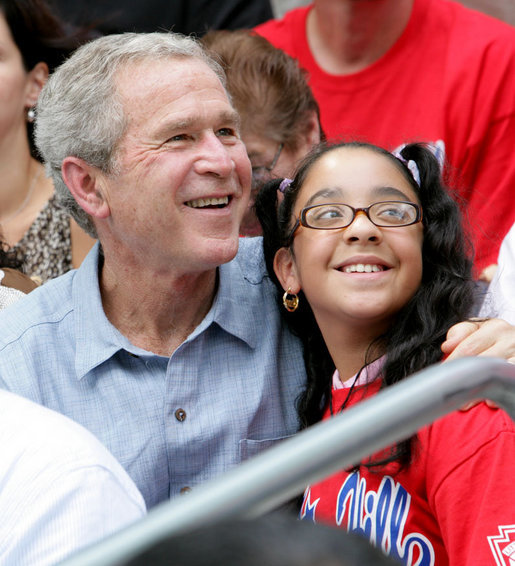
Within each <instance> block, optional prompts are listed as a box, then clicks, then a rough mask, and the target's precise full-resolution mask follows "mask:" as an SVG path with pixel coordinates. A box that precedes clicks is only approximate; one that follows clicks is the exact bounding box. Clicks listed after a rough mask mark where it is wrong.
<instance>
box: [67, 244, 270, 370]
mask: <svg viewBox="0 0 515 566" xmlns="http://www.w3.org/2000/svg"><path fill="white" fill-rule="evenodd" d="M252 240H255V242H252V244H250V243H249V242H247V243H244V244H243V245H242V244H241V243H240V252H239V253H238V255H237V256H236V257H235V258H234V259H233V260H232V261H231V262H229V263H227V264H224V265H222V266H221V267H220V268H219V270H218V274H219V276H218V290H217V293H216V296H215V299H214V301H213V305H212V306H211V309H210V310H209V312H208V314H207V315H206V317H205V318H204V320H203V321H202V322H201V323H200V324H199V326H198V327H197V328H196V329H195V330H194V331H193V332H192V334H191V335H190V336H189V337H188V338H187V340H186V342H188V341H190V340H193V339H194V338H195V337H196V336H198V335H199V334H201V333H202V332H203V331H204V330H206V329H207V328H208V327H209V326H210V325H211V324H213V323H215V324H217V325H218V326H219V327H220V328H222V329H223V330H225V331H226V332H228V333H229V334H232V335H234V336H236V337H237V338H240V339H241V340H243V341H244V342H246V343H247V344H248V345H249V346H250V347H251V348H255V347H256V344H257V339H258V337H257V329H258V327H259V324H255V321H256V317H258V316H259V313H256V312H255V305H256V304H259V302H258V301H256V300H255V299H253V298H252V296H251V295H252V294H253V293H261V291H260V288H259V284H260V283H261V282H262V280H263V277H264V271H265V268H264V260H263V257H262V252H261V247H262V246H261V238H252ZM99 249H100V248H99V244H98V242H97V243H96V244H95V246H94V247H93V249H92V250H91V251H90V252H89V254H88V255H87V256H86V258H85V259H84V261H83V262H82V265H81V266H80V268H79V269H78V270H77V272H76V275H75V277H74V280H73V287H72V301H73V306H74V310H75V312H76V313H77V316H76V317H75V336H76V337H77V350H76V353H75V370H76V374H77V378H78V379H79V380H80V379H82V378H83V377H84V376H85V375H86V374H87V373H88V372H89V371H91V370H92V369H93V368H95V367H97V366H99V365H100V364H102V363H103V362H105V361H106V360H108V359H110V358H111V357H112V356H113V355H114V354H116V353H117V352H118V351H120V350H126V351H127V352H129V353H130V354H132V355H135V356H144V355H147V356H148V355H149V352H147V351H146V350H143V349H142V348H138V347H137V346H135V345H134V344H132V343H131V342H130V341H129V340H128V338H126V337H125V336H124V335H123V334H122V333H121V332H120V331H119V330H118V329H117V328H116V327H115V326H113V324H111V322H110V321H109V320H108V318H107V317H106V315H105V312H104V309H103V306H102V299H101V296H100V287H99V279H98V274H99V257H100V256H99ZM245 297H248V300H244V298H245Z"/></svg>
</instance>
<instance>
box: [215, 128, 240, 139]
mask: <svg viewBox="0 0 515 566" xmlns="http://www.w3.org/2000/svg"><path fill="white" fill-rule="evenodd" d="M217 134H218V135H219V136H224V137H225V136H236V131H235V130H234V129H233V128H220V129H219V130H218V132H217Z"/></svg>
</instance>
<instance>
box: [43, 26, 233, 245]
mask: <svg viewBox="0 0 515 566" xmlns="http://www.w3.org/2000/svg"><path fill="white" fill-rule="evenodd" d="M167 58H179V59H184V58H193V59H198V60H200V61H203V62H204V63H206V65H207V66H208V67H209V68H210V69H212V70H213V71H214V72H215V74H216V75H217V76H218V78H219V79H220V81H221V82H222V85H223V86H224V88H225V74H224V71H223V69H222V67H221V66H220V65H219V64H218V63H217V62H216V61H215V60H214V59H212V58H211V57H210V56H209V55H208V54H207V53H206V52H205V51H204V49H203V48H202V46H201V45H200V44H199V43H198V42H197V41H196V40H195V39H193V38H190V37H185V36H183V35H180V34H176V33H157V32H156V33H123V34H118V35H108V36H106V37H101V38H99V39H95V40H94V41H91V42H89V43H87V44H85V45H83V46H82V47H80V48H79V49H77V51H75V53H74V54H73V55H72V56H71V57H70V58H69V59H68V60H67V61H66V62H65V63H63V64H62V65H61V66H60V67H58V68H57V69H56V71H55V72H54V73H53V74H52V75H51V77H50V78H49V80H48V82H47V84H46V85H45V87H44V88H43V90H42V92H41V94H40V96H39V100H38V103H37V119H36V128H35V136H36V144H37V147H38V149H39V151H40V153H41V156H42V157H43V160H44V162H45V165H46V169H47V174H49V175H50V176H51V177H52V179H53V182H54V186H55V191H56V195H57V198H58V200H59V202H60V204H61V205H62V206H63V207H64V208H65V209H66V210H67V211H68V212H69V214H71V216H72V217H73V218H74V219H75V220H76V221H77V223H78V224H79V226H81V227H82V228H83V229H84V230H86V232H88V233H89V234H90V235H92V236H93V237H96V230H95V227H94V224H93V222H92V220H91V218H90V216H89V215H88V214H87V213H86V212H85V211H84V210H82V208H81V207H80V206H79V205H78V204H77V202H76V201H75V199H74V198H73V196H72V194H71V193H70V191H69V189H68V187H67V186H66V184H65V182H64V181H63V178H62V174H61V165H62V162H63V160H64V159H65V158H66V157H68V156H74V157H79V158H80V159H83V160H84V161H86V162H87V163H89V164H91V165H94V166H95V167H97V168H98V169H100V170H101V171H103V172H105V173H112V172H113V171H114V170H115V168H116V158H115V149H116V145H117V142H118V141H119V140H120V139H121V138H122V136H123V134H124V133H125V129H126V127H127V124H128V118H127V116H125V115H124V112H123V107H122V102H121V99H120V97H119V95H118V93H117V92H116V88H115V82H116V76H117V73H118V72H119V71H120V69H121V68H123V67H125V66H126V65H128V64H129V63H134V62H140V61H144V60H156V59H167Z"/></svg>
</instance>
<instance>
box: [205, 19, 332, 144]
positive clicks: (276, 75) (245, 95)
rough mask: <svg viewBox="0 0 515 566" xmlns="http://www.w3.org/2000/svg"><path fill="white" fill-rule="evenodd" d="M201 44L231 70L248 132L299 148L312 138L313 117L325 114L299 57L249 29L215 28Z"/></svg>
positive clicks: (233, 93)
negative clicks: (310, 119)
mask: <svg viewBox="0 0 515 566" xmlns="http://www.w3.org/2000/svg"><path fill="white" fill-rule="evenodd" d="M202 43H203V45H204V46H205V47H206V48H207V49H208V50H209V51H210V52H211V53H212V54H213V55H214V56H215V57H216V58H217V59H218V60H219V62H220V64H221V65H222V67H223V68H224V70H225V72H226V75H227V90H228V91H229V93H230V94H231V98H232V102H233V105H234V107H235V108H236V110H237V111H238V113H239V114H240V116H241V121H242V124H243V125H244V127H245V130H246V131H247V132H251V133H253V134H255V135H259V136H262V137H266V138H269V139H272V140H275V141H277V142H278V143H283V144H284V145H285V146H286V147H287V148H289V149H290V150H292V151H296V150H297V149H298V146H299V145H300V144H301V143H302V142H303V141H304V139H305V138H306V137H307V136H308V132H309V130H310V128H311V126H310V122H309V117H310V116H311V115H312V114H313V113H316V115H317V117H319V116H320V112H319V108H318V103H317V102H316V100H315V98H314V96H313V93H312V92H311V89H310V88H309V86H308V83H307V78H306V73H305V72H304V71H303V70H302V69H301V68H300V67H299V65H298V63H297V62H296V61H295V59H293V58H292V57H290V56H289V55H287V54H286V53H285V52H284V51H282V50H281V49H277V48H276V47H274V46H273V45H272V44H271V43H270V42H269V41H268V40H266V39H265V38H263V37H261V36H259V35H256V34H255V33H253V32H249V31H246V30H239V31H232V32H227V31H210V32H208V33H207V34H206V35H205V36H204V37H203V38H202ZM319 122H320V120H319ZM321 135H322V139H323V134H321Z"/></svg>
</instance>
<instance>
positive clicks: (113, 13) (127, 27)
mask: <svg viewBox="0 0 515 566" xmlns="http://www.w3.org/2000/svg"><path fill="white" fill-rule="evenodd" d="M52 1H53V4H54V5H55V6H56V7H57V9H58V10H59V13H60V14H61V15H62V16H63V17H64V18H66V19H67V20H69V21H70V22H73V23H74V24H76V25H89V24H91V23H93V25H94V26H95V28H96V29H97V30H98V31H99V32H101V33H102V34H111V33H122V32H125V31H131V32H152V31H174V32H175V33H183V34H185V35H190V34H194V35H197V36H200V35H202V34H203V33H205V32H206V31H207V30H208V29H240V28H252V27H254V26H256V25H258V24H261V23H263V22H266V21H267V20H270V19H272V18H273V17H274V14H273V11H272V6H271V4H270V0H223V2H222V1H220V0H174V1H173V2H171V1H169V0H52Z"/></svg>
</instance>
